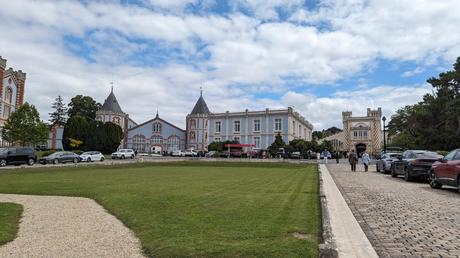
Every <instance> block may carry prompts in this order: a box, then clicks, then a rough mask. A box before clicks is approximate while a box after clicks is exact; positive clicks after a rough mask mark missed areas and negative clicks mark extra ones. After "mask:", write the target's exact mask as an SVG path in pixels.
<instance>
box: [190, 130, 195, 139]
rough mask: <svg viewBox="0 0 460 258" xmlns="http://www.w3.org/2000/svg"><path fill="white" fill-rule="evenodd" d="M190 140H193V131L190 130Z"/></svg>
mask: <svg viewBox="0 0 460 258" xmlns="http://www.w3.org/2000/svg"><path fill="white" fill-rule="evenodd" d="M190 140H191V141H195V132H190Z"/></svg>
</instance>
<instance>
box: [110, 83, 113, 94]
mask: <svg viewBox="0 0 460 258" xmlns="http://www.w3.org/2000/svg"><path fill="white" fill-rule="evenodd" d="M110 85H111V89H110V92H112V93H113V81H111V82H110Z"/></svg>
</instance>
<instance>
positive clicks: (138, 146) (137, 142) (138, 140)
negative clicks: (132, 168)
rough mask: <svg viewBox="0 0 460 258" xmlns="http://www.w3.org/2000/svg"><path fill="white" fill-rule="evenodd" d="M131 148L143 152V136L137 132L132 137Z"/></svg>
mask: <svg viewBox="0 0 460 258" xmlns="http://www.w3.org/2000/svg"><path fill="white" fill-rule="evenodd" d="M133 149H134V150H137V151H138V152H145V136H143V135H139V134H138V135H135V136H134V137H133Z"/></svg>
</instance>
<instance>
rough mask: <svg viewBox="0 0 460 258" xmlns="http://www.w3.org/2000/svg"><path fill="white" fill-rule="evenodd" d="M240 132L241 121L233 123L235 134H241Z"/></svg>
mask: <svg viewBox="0 0 460 258" xmlns="http://www.w3.org/2000/svg"><path fill="white" fill-rule="evenodd" d="M237 125H238V126H237ZM237 129H238V130H237ZM240 132H241V121H240V120H235V121H233V133H240Z"/></svg>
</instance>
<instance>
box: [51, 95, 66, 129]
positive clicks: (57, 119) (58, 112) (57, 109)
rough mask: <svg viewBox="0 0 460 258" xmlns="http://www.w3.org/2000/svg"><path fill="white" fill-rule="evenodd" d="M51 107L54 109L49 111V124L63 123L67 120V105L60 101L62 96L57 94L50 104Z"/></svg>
mask: <svg viewBox="0 0 460 258" xmlns="http://www.w3.org/2000/svg"><path fill="white" fill-rule="evenodd" d="M51 108H53V109H54V111H53V112H51V113H49V115H50V120H49V121H50V122H51V126H54V125H65V122H66V120H67V118H66V116H67V107H66V106H65V105H64V103H63V102H62V97H61V96H58V97H57V98H56V100H55V102H54V103H53V104H52V105H51Z"/></svg>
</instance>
